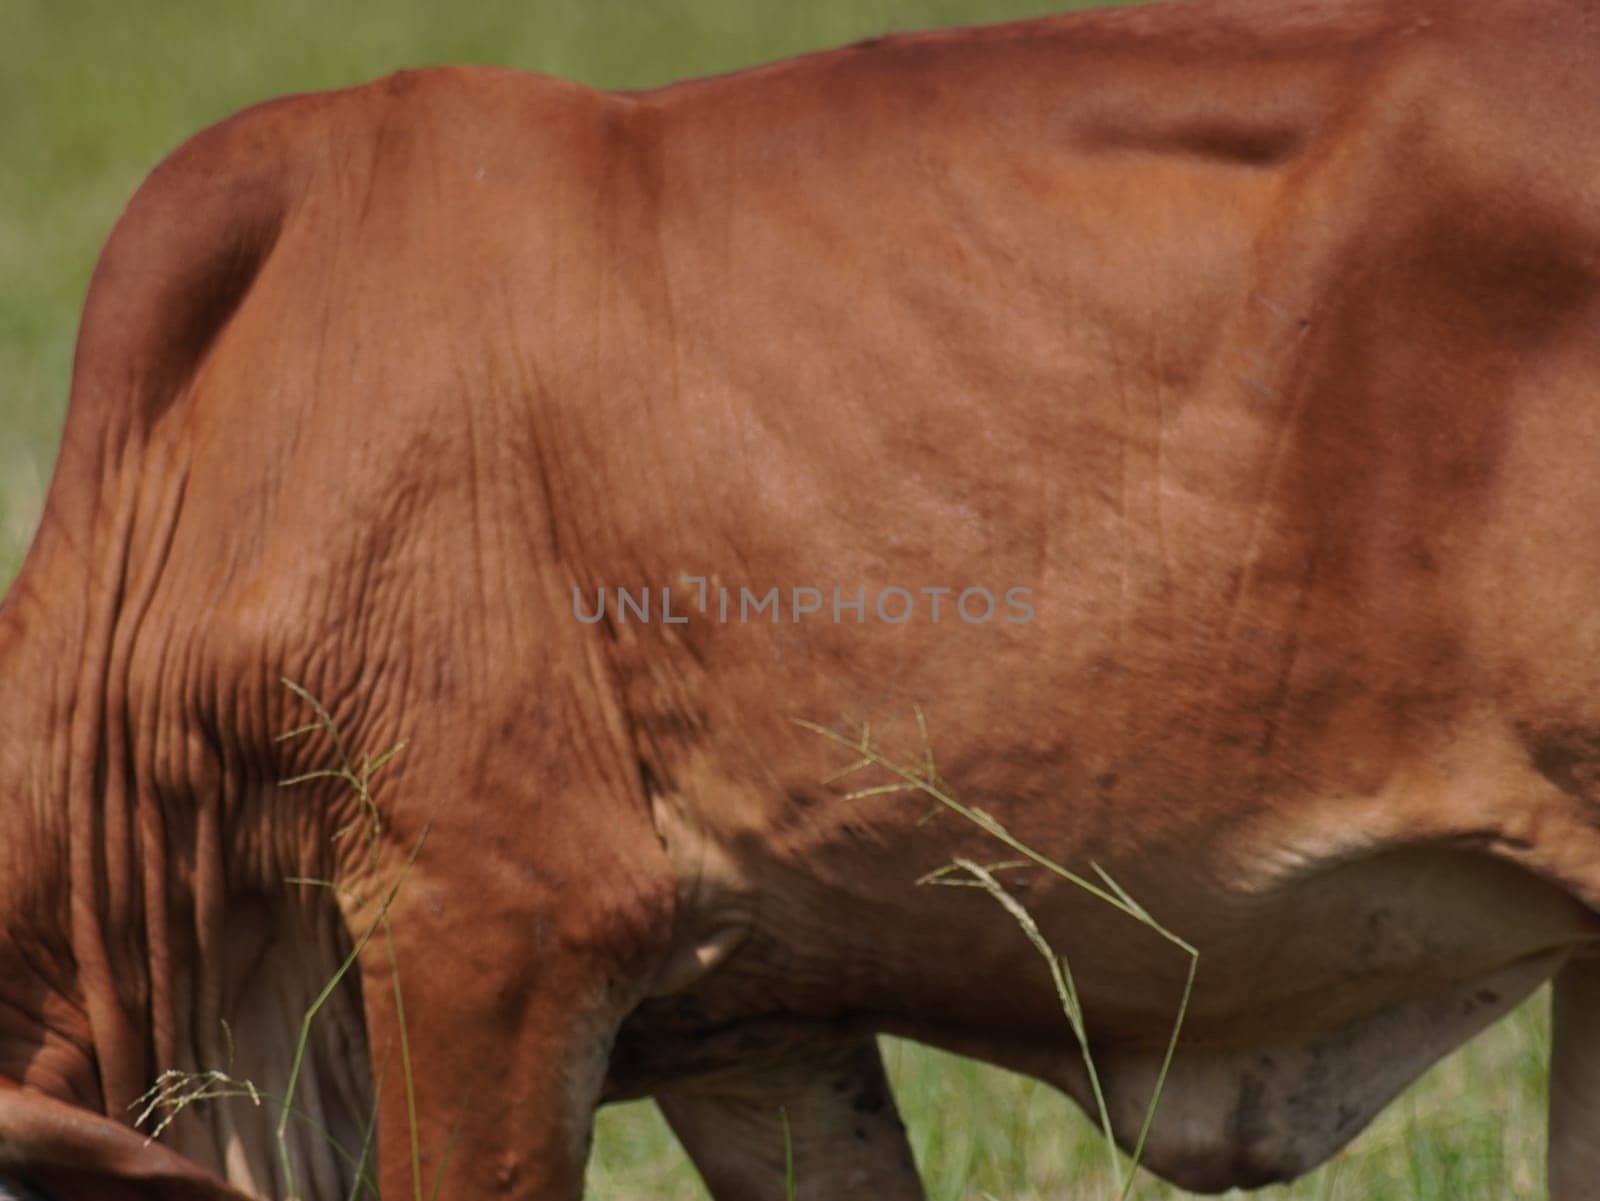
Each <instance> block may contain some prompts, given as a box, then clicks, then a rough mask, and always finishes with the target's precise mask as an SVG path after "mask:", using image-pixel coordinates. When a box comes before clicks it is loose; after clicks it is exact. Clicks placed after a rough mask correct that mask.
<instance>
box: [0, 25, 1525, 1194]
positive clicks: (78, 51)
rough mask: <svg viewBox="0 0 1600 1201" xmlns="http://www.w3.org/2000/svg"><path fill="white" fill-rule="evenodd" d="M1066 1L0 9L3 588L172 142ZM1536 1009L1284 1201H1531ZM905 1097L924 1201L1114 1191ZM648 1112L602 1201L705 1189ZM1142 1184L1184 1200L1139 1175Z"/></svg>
mask: <svg viewBox="0 0 1600 1201" xmlns="http://www.w3.org/2000/svg"><path fill="white" fill-rule="evenodd" d="M1071 7H1084V6H1083V5H1082V4H1073V3H1070V2H1068V0H1053V2H1052V0H808V2H807V3H803V4H801V3H795V2H794V0H520V2H511V0H480V2H479V3H476V4H473V5H471V6H464V5H448V4H444V3H442V2H438V0H435V2H433V3H429V2H427V0H397V2H394V3H384V4H379V3H374V2H372V0H363V2H361V3H355V4H339V3H335V4H328V3H326V2H325V0H235V2H232V3H229V4H227V5H218V4H215V3H209V2H207V3H202V2H201V0H148V2H146V3H143V4H140V5H137V6H133V5H125V4H122V3H111V2H109V0H0V114H3V115H0V586H3V585H4V584H5V583H7V582H9V580H10V579H11V577H12V575H13V574H14V573H15V570H16V568H17V566H18V565H19V564H20V562H21V560H22V555H23V553H24V551H25V550H26V547H27V543H28V540H29V538H30V537H31V535H32V531H33V528H34V526H35V525H36V524H37V521H38V517H39V511H40V506H41V504H42V502H43V497H44V489H45V485H46V483H47V482H48V479H49V472H50V466H51V463H52V462H53V460H54V457H55V449H56V442H57V439H58V438H59V434H60V424H61V419H62V414H63V407H64V403H65V398H66V394H67V384H68V375H69V368H70V362H71V353H72V341H73V338H74V335H75V331H76V326H77V320H78V311H79V307H80V305H81V303H82V299H83V293H84V288H85V286H86V284H87V281H88V277H89V272H90V269H91V268H92V267H93V264H94V257H95V255H96V253H97V252H98V250H99V247H100V244H101V242H102V241H103V240H104V238H105V236H106V233H107V232H108V230H109V229H110V227H111V224H112V222H113V221H114V220H115V219H116V216H117V214H118V212H119V211H120V210H121V207H122V205H123V204H124V203H125V202H126V200H127V198H128V196H129V195H130V194H131V193H132V191H133V190H134V188H135V187H137V185H138V184H139V182H140V180H141V179H143V177H144V175H145V174H146V173H147V172H148V171H149V169H150V168H151V166H153V165H154V163H155V162H156V161H157V160H158V159H159V158H160V157H161V156H162V155H163V154H165V153H166V152H167V151H169V150H170V149H171V148H172V147H174V146H175V145H177V144H178V143H179V142H180V141H182V140H183V139H184V138H185V137H187V136H188V135H190V134H192V133H194V132H195V131H196V130H198V129H200V128H202V127H203V126H205V125H207V124H209V123H211V122H213V121H216V120H218V119H220V118H222V117H224V116H227V115H228V114H229V113H231V112H234V111H236V110H237V109H239V108H242V107H244V106H245V105H247V104H250V103H253V102H255V101H257V100H262V99H266V98H268V97H271V96H276V95H282V94H284V93H287V92H295V91H306V90H311V89H316V88H326V87H336V86H339V85H343V84H350V83H356V82H360V81H362V80H365V79H368V78H371V77H373V76H377V75H382V74H385V73H386V72H388V71H391V70H394V69H396V68H399V67H414V66H424V65H427V64H430V63H442V62H477V63H497V64H502V65H507V66H515V67H522V68H526V69H529V70H535V71H543V72H548V73H551V74H557V75H563V76H566V77H568V78H573V79H579V80H582V81H584V82H586V83H590V84H594V85H596V86H601V87H628V88H637V87H647V86H650V85H653V84H658V83H664V82H667V81H670V80H673V79H678V78H683V77H687V76H693V75H702V74H708V73H712V72H718V71H728V70H733V69H735V68H738V67H741V66H746V65H749V64H752V63H756V62H761V61H765V60H769V59H773V58H780V57H784V56H786V55H791V54H796V53H801V52H803V51H807V50H813V49H818V48H821V47H825V46H829V45H834V44H838V43H841V42H846V41H850V40H852V39H855V38H861V37H869V36H873V35H877V34H882V33H886V32H892V31H899V30H908V29H915V28H921V27H929V26H934V25H950V24H971V23H981V22H987V21H999V20H1008V19H1012V18H1017V17H1025V16H1033V15H1039V14H1042V13H1047V12H1052V11H1062V10H1064V9H1067V8H1071ZM1547 1050H1548V1021H1547V1018H1546V1014H1545V1002H1544V1001H1543V999H1542V996H1541V999H1539V1000H1537V1001H1535V1002H1532V1003H1530V1004H1529V1005H1527V1006H1524V1007H1523V1008H1522V1009H1521V1010H1520V1011H1518V1013H1517V1014H1515V1015H1514V1016H1513V1017H1512V1018H1510V1019H1508V1020H1507V1021H1506V1022H1503V1023H1502V1024H1501V1025H1499V1026H1498V1027H1496V1028H1495V1029H1494V1030H1492V1031H1490V1032H1489V1033H1487V1034H1486V1035H1484V1036H1483V1037H1481V1038H1479V1039H1478V1040H1477V1041H1476V1042H1475V1043H1473V1044H1472V1045H1470V1046H1468V1047H1467V1048H1465V1049H1464V1050H1463V1051H1461V1052H1460V1053H1458V1054H1457V1055H1455V1056H1453V1057H1451V1058H1450V1059H1449V1060H1447V1061H1445V1062H1444V1063H1443V1064H1441V1065H1440V1066H1439V1067H1438V1068H1436V1069H1435V1070H1434V1071H1433V1072H1432V1073H1430V1074H1429V1075H1428V1076H1427V1077H1426V1078H1425V1079H1424V1080H1423V1081H1422V1082H1420V1083H1419V1084H1418V1085H1417V1086H1416V1087H1414V1088H1413V1089H1411V1090H1410V1091H1409V1092H1408V1093H1407V1094H1406V1095H1405V1096H1404V1097H1403V1098H1402V1099H1401V1100H1400V1101H1399V1102H1398V1103H1397V1104H1396V1105H1394V1106H1392V1107H1391V1108H1390V1110H1389V1111H1388V1112H1387V1113H1386V1114H1385V1115H1384V1116H1383V1117H1382V1118H1381V1119H1380V1120H1379V1121H1378V1122H1377V1123H1376V1124H1375V1125H1374V1127H1373V1128H1372V1129H1370V1130H1368V1131H1367V1132H1366V1133H1365V1134H1364V1135H1362V1136H1361V1138H1360V1139H1358V1140H1357V1142H1356V1143H1355V1144H1354V1145H1353V1146H1352V1147H1351V1148H1350V1149H1349V1150H1348V1151H1346V1152H1345V1153H1344V1154H1343V1155H1341V1156H1340V1157H1339V1158H1338V1159H1336V1160H1335V1161H1334V1162H1332V1163H1331V1164H1329V1165H1328V1166H1326V1167H1325V1168H1323V1169H1322V1170H1320V1171H1318V1172H1316V1173H1314V1174H1313V1175H1312V1176H1310V1177H1308V1178H1306V1179H1305V1180H1303V1181H1301V1182H1299V1183H1298V1184H1296V1185H1294V1186H1292V1187H1289V1188H1284V1189H1272V1190H1268V1191H1267V1192H1266V1193H1265V1194H1263V1195H1264V1196H1268V1197H1272V1198H1275V1199H1277V1201H1286V1199H1288V1198H1294V1199H1296V1201H1300V1199H1305V1201H1310V1199H1313V1198H1315V1199H1319V1201H1330V1199H1336V1198H1337V1199H1341V1201H1344V1199H1349V1201H1356V1199H1358V1198H1362V1199H1365V1198H1371V1199H1375V1201H1382V1199H1385V1198H1407V1199H1420V1201H1429V1199H1438V1201H1444V1199H1446V1198H1449V1199H1451V1201H1477V1199H1488V1198H1502V1197H1507V1196H1515V1197H1519V1198H1533V1197H1537V1196H1540V1195H1542V1193H1543V1185H1542V1168H1541V1160H1542V1156H1543V1144H1544V1119H1543V1113H1544V1084H1545V1060H1546V1052H1547ZM889 1060H890V1066H891V1070H892V1075H893V1078H894V1082H895V1087H896V1092H897V1094H898V1096H899V1098H900V1102H901V1106H902V1110H903V1112H904V1115H905V1117H906V1121H907V1124H908V1125H909V1126H910V1129H911V1135H912V1140H913V1143H914V1146H915V1150H916V1154H917V1159H918V1162H919V1163H920V1164H921V1165H922V1167H923V1170H924V1173H925V1175H926V1177H927V1180H928V1185H929V1195H930V1198H931V1199H932V1201H965V1199H967V1198H976V1197H979V1196H981V1195H984V1194H990V1195H992V1196H993V1197H995V1198H998V1199H999V1201H1042V1199H1043V1198H1045V1197H1056V1196H1073V1197H1086V1198H1092V1197H1099V1196H1109V1192H1108V1191H1102V1189H1103V1186H1104V1185H1105V1182H1106V1179H1107V1177H1106V1175H1105V1173H1104V1168H1103V1153H1102V1151H1101V1148H1100V1147H1099V1145H1098V1142H1097V1140H1096V1136H1095V1134H1094V1131H1093V1130H1092V1128H1091V1127H1090V1126H1089V1125H1088V1123H1087V1122H1086V1121H1085V1120H1084V1119H1083V1118H1082V1116H1081V1115H1080V1114H1079V1113H1078V1112H1077V1110H1076V1109H1075V1108H1074V1107H1073V1106H1071V1104H1070V1103H1069V1102H1067V1101H1065V1100H1064V1099H1063V1098H1061V1097H1060V1096H1059V1095H1058V1094H1056V1093H1054V1092H1052V1091H1051V1090H1050V1089H1048V1088H1046V1087H1044V1086H1042V1085H1038V1084H1035V1083H1033V1082H1030V1081H1027V1080H1024V1079H1021V1078H1019V1077H1015V1076H1011V1075H1008V1074H1007V1073H1004V1072H999V1071H996V1070H993V1069H989V1068H985V1067H980V1066H978V1065H976V1064H972V1063H969V1062H966V1061H962V1060H959V1059H955V1058H953V1057H951V1056H946V1055H941V1054H937V1053H934V1052H930V1051H926V1050H923V1049H921V1048H917V1047H914V1046H911V1045H909V1044H904V1043H895V1042H891V1043H890V1044H889ZM704 1195H705V1194H704V1192H703V1190H701V1188H700V1186H699V1184H698V1181H697V1179H696V1177H695V1175H694V1172H693V1170H692V1169H691V1168H690V1167H689V1166H688V1164H687V1162H686V1161H685V1160H684V1158H683V1156H682V1154H681V1153H680V1152H679V1151H678V1150H677V1147H676V1145H675V1144H674V1143H673V1141H672V1139H671V1136H670V1135H669V1134H668V1133H667V1132H666V1129H665V1126H664V1125H663V1123H662V1122H661V1119H660V1117H659V1116H658V1115H657V1114H656V1112H655V1110H654V1108H653V1107H652V1106H651V1105H650V1104H649V1103H648V1102H642V1103H637V1104H633V1105H626V1106H617V1107H614V1108H612V1109H610V1110H607V1111H606V1112H605V1113H603V1114H602V1115H601V1121H600V1126H599V1131H598V1136H597V1139H596V1149H595V1154H594V1157H593V1161H592V1164H591V1168H590V1196H591V1197H594V1198H598V1199H600V1201H623V1199H628V1201H632V1199H634V1198H661V1199H663V1201H674V1199H682V1201H687V1199H691V1198H703V1197H704ZM1136 1195H1137V1196H1139V1197H1142V1198H1156V1197H1163V1198H1169V1197H1181V1196H1185V1195H1186V1194H1183V1193H1180V1192H1178V1191H1177V1190H1173V1189H1167V1188H1163V1187H1161V1186H1159V1185H1157V1184H1156V1183H1155V1182H1153V1181H1150V1180H1148V1179H1147V1180H1145V1181H1143V1182H1141V1185H1140V1187H1139V1189H1138V1191H1137V1193H1136Z"/></svg>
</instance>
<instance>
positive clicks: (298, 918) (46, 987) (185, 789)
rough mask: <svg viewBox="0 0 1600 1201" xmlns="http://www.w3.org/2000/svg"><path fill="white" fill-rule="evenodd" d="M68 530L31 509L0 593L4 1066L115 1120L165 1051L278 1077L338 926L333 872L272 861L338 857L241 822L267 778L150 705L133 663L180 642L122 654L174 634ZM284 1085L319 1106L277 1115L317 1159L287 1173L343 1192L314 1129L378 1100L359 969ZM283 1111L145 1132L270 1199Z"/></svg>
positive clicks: (153, 1078)
mask: <svg viewBox="0 0 1600 1201" xmlns="http://www.w3.org/2000/svg"><path fill="white" fill-rule="evenodd" d="M47 522H48V518H47ZM96 541H99V540H98V539H97V540H96ZM72 543H73V540H72V539H70V538H68V537H63V536H61V535H60V534H59V533H56V532H55V531H52V530H50V529H48V528H47V529H46V530H45V531H44V532H43V533H42V534H41V536H40V538H39V540H38V541H37V543H36V544H35V547H34V550H33V552H32V554H31V555H30V556H29V559H28V562H27V564H26V565H25V566H24V569H23V572H22V574H21V576H20V577H19V579H18V581H17V583H16V584H15V585H14V586H13V587H12V589H11V592H10V593H9V595H8V596H7V597H6V599H5V600H4V602H3V603H0V822H3V824H4V828H3V830H0V923H3V928H0V1085H4V1084H6V1083H14V1084H19V1085H22V1086H24V1087H25V1088H28V1089H36V1090H39V1091H41V1092H43V1093H46V1094H49V1095H50V1096H51V1097H54V1098H56V1099H58V1100H62V1101H66V1102H68V1103H70V1104H72V1105H76V1106H79V1107H82V1108H83V1109H87V1110H90V1111H92V1112H96V1113H103V1114H105V1115H106V1116H108V1117H110V1118H112V1119H114V1120H116V1121H119V1122H123V1123H128V1124H132V1123H133V1122H134V1121H135V1119H136V1118H137V1116H138V1115H139V1113H140V1111H141V1110H142V1109H143V1108H144V1105H143V1104H142V1103H140V1098H141V1097H142V1096H143V1095H144V1094H145V1093H146V1092H147V1090H149V1089H150V1088H151V1087H152V1086H153V1085H154V1084H155V1083H156V1082H157V1080H158V1078H159V1077H160V1076H161V1075H162V1073H164V1072H169V1071H174V1070H175V1071H180V1072H202V1071H212V1070H220V1071H223V1072H226V1073H227V1074H228V1075H229V1076H231V1077H233V1078H234V1079H236V1080H241V1081H243V1080H249V1081H250V1082H251V1084H253V1085H254V1086H255V1087H256V1088H257V1089H259V1090H260V1091H261V1093H263V1094H264V1095H265V1096H267V1097H281V1096H284V1095H285V1094H286V1093H287V1091H288V1087H287V1086H288V1077H289V1070H290V1064H291V1062H292V1060H293V1057H294V1050H295V1041H296V1038H297V1035H298V1027H299V1024H300V1021H301V1019H302V1017H303V1015H304V1013H305V1011H306V1008H307V1006H309V1005H310V1004H311V1002H312V1000H313V998H314V997H315V996H316V995H317V993H318V992H319V990H320V989H321V988H322V987H323V986H324V984H325V983H326V982H327V981H328V980H329V979H331V978H332V976H333V975H334V974H335V972H336V971H337V970H338V967H339V965H340V963H341V961H342V960H343V958H344V956H345V955H346V954H347V953H348V949H349V941H350V940H349V938H348V935H347V933H346V927H345V924H344V922H343V920H342V919H341V916H340V914H339V911H338V909H337V907H336V906H335V905H334V903H333V901H332V899H331V893H330V891H329V890H327V889H321V888H315V887H310V886H301V887H298V888H297V887H294V886H291V885H288V884H286V883H285V882H284V880H285V877H287V876H289V875H292V874H295V873H299V874H302V875H306V876H315V877H320V878H327V877H329V876H332V875H335V874H336V871H335V869H334V868H333V867H332V865H330V864H329V863H328V862H326V861H322V862H317V861H310V862H308V861H306V860H305V858H304V857H300V858H298V860H297V861H296V862H293V863H291V862H288V859H289V856H287V855H285V854H282V853H280V849H279V848H275V847H271V846H262V845H257V844H258V843H259V842H260V840H259V839H252V838H251V837H250V834H249V831H250V829H251V828H254V829H257V830H259V829H263V828H271V824H270V822H268V821H267V820H266V816H267V815H266V814H265V813H264V812H263V807H264V806H271V805H273V804H279V805H281V804H282V803H283V801H282V800H281V799H279V798H278V797H277V796H276V793H277V792H279V791H281V790H277V789H276V781H275V780H266V781H264V782H263V781H256V782H251V781H250V780H249V779H248V777H249V775H250V773H249V771H241V770H240V769H239V766H238V763H237V755H238V753H239V752H238V748H235V747H231V746H227V745H220V746H219V745H217V744H218V743H221V742H223V741H224V740H223V739H222V738H220V737H218V736H216V735H215V734H208V731H209V730H211V729H212V728H214V724H215V723H214V722H207V721H197V722H192V723H190V724H189V725H187V726H179V725H178V724H177V723H175V722H173V721H171V720H158V716H159V712H158V711H159V710H160V709H162V708H163V707H164V706H161V705H160V704H159V703H157V702H156V700H155V699H154V698H157V697H160V696H161V695H163V694H164V693H168V692H171V691H172V690H171V688H165V689H164V688H162V687H160V686H158V684H157V683H156V682H153V681H150V680H141V679H140V678H139V672H138V671H137V670H135V669H134V667H133V666H131V665H133V664H135V663H138V662H142V661H147V660H150V661H157V662H172V661H179V660H181V658H182V656H178V655H172V656H166V655H160V654H156V655H151V654H150V653H149V651H148V650H145V651H141V652H139V653H135V651H134V649H133V648H134V647H135V645H136V644H137V643H139V642H141V641H146V642H148V641H149V640H151V639H161V638H162V637H165V638H166V639H167V640H168V641H171V640H172V639H171V635H170V633H167V634H165V635H163V633H162V632H160V631H156V630H153V629H149V628H146V629H143V630H140V629H139V628H138V617H139V614H138V613H137V612H136V611H135V610H134V608H133V606H132V605H130V603H129V597H128V595H127V593H126V589H125V587H121V586H119V584H120V583H122V581H120V580H119V579H118V577H120V576H121V574H122V570H121V566H120V565H119V564H118V563H117V562H116V561H115V556H101V555H99V554H98V553H97V554H96V555H95V556H94V558H95V560H96V563H95V565H94V567H93V568H90V567H89V566H88V565H87V564H86V563H85V562H84V560H83V558H82V557H81V556H79V555H77V554H76V553H75V548H74V546H73V544H72ZM102 558H106V559H107V560H108V561H107V562H104V563H102V562H99V560H101V559H102ZM96 573H98V574H99V578H95V577H96ZM43 580H48V581H49V583H50V589H49V594H48V595H47V594H46V593H45V590H44V589H43V588H41V587H40V586H39V582H40V581H43ZM73 580H76V581H80V582H81V584H82V586H81V588H78V589H74V588H71V587H67V586H65V585H66V584H67V583H68V582H69V581H73ZM134 599H135V600H136V599H137V598H134ZM163 729H165V730H168V731H170V730H173V729H178V730H181V731H183V732H182V734H181V736H180V738H179V739H178V741H177V742H176V743H174V742H173V740H172V738H171V736H170V735H168V736H167V738H166V740H165V741H164V740H163V737H162V736H161V735H160V734H159V733H158V731H160V730H163ZM224 764H227V765H228V770H224ZM266 766H268V767H270V764H268V765H266ZM297 799H298V798H297ZM299 803H301V804H304V803H305V802H304V800H303V799H299ZM302 825H303V823H302ZM310 841H311V842H312V843H313V844H314V842H315V840H310ZM295 1097H296V1101H297V1104H298V1105H299V1106H300V1107H302V1108H304V1109H307V1110H309V1111H311V1112H313V1113H316V1114H318V1115H320V1119H321V1120H320V1122H319V1123H318V1125H319V1126H320V1127H321V1128H320V1129H314V1128H312V1127H311V1126H310V1125H309V1124H306V1128H305V1129H299V1128H291V1130H290V1133H289V1140H290V1142H291V1144H292V1145H291V1146H290V1147H289V1148H288V1150H289V1151H290V1154H291V1161H292V1162H295V1163H296V1164H297V1170H298V1171H299V1172H301V1173H305V1174H307V1175H309V1177H310V1179H306V1178H305V1177H304V1176H302V1178H301V1179H299V1180H298V1181H297V1182H296V1184H297V1186H298V1187H299V1188H300V1189H306V1188H307V1187H308V1186H309V1187H310V1188H311V1189H312V1190H313V1191H314V1193H315V1195H330V1196H331V1195H334V1194H335V1192H336V1191H337V1192H338V1194H339V1195H344V1193H346V1192H348V1188H347V1187H346V1184H347V1182H346V1181H345V1180H344V1177H345V1176H346V1175H347V1174H348V1168H346V1167H345V1166H343V1165H341V1164H340V1163H339V1161H338V1160H337V1159H335V1158H333V1157H332V1156H331V1155H330V1153H329V1151H328V1149H327V1144H326V1140H325V1138H324V1134H325V1133H326V1134H328V1135H331V1136H332V1137H333V1138H335V1139H336V1140H338V1141H339V1142H340V1143H341V1144H342V1145H344V1146H347V1147H351V1146H353V1147H359V1146H360V1145H361V1138H362V1132H363V1130H364V1128H365V1124H366V1122H367V1121H368V1120H370V1115H371V1109H372V1101H371V1079H370V1065H369V1062H368V1056H367V1052H366V1036H365V1024H364V1021H363V1019H362V1012H361V1005H360V995H359V991H358V989H357V987H356V985H355V983H354V976H353V974H352V977H351V979H350V985H349V987H347V988H343V989H341V990H339V992H338V993H337V994H336V995H335V996H334V998H333V999H332V1001H331V1003H330V1004H329V1005H328V1006H327V1007H326V1008H325V1009H324V1010H323V1013H322V1016H321V1017H319V1019H318V1023H317V1025H316V1027H314V1030H313V1037H312V1041H311V1044H310V1047H309V1053H308V1055H307V1056H306V1066H305V1068H304V1069H303V1070H302V1074H301V1079H300V1082H299V1085H298V1087H297V1089H296V1093H295ZM277 1116H278V1113H277V1109H276V1108H275V1107H273V1106H259V1107H258V1106H255V1105H251V1104H249V1103H248V1102H242V1103H228V1102H224V1103H221V1104H216V1105H207V1106H202V1107H199V1108H195V1109H186V1110H184V1111H183V1113H182V1114H181V1115H180V1116H179V1117H178V1118H177V1120H176V1121H174V1122H173V1123H172V1124H171V1127H170V1129H169V1130H168V1131H167V1132H166V1133H165V1134H164V1135H163V1136H162V1141H163V1142H165V1143H167V1144H168V1145H170V1146H171V1147H173V1148H174V1149H175V1150H178V1151H179V1152H181V1153H182V1154H184V1155H186V1156H188V1157H189V1158H190V1159H192V1160H194V1161H195V1162H197V1163H199V1164H200V1165H201V1166H203V1167H205V1168H208V1169H210V1170H211V1171H213V1172H214V1173H216V1174H217V1175H219V1176H222V1177H223V1178H225V1179H226V1180H228V1181H229V1182H230V1183H232V1184H233V1185H234V1186H235V1187H237V1188H240V1189H242V1190H243V1191H245V1192H247V1193H253V1194H255V1195H261V1196H266V1195H282V1194H283V1193H284V1192H285V1191H287V1188H286V1185H287V1183H288V1182H285V1181H283V1180H282V1179H281V1178H280V1177H281V1172H280V1168H279V1159H278V1152H279V1146H280V1144H279V1142H278V1140H277V1139H276V1137H275V1132H276V1123H277ZM160 1118H161V1115H160V1114H159V1113H158V1114H156V1115H155V1116H154V1117H153V1118H151V1119H149V1120H147V1121H146V1122H145V1125H144V1128H145V1129H146V1130H149V1129H151V1128H152V1127H153V1126H154V1125H155V1124H156V1123H157V1122H159V1121H160ZM324 1177H326V1179H324Z"/></svg>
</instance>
